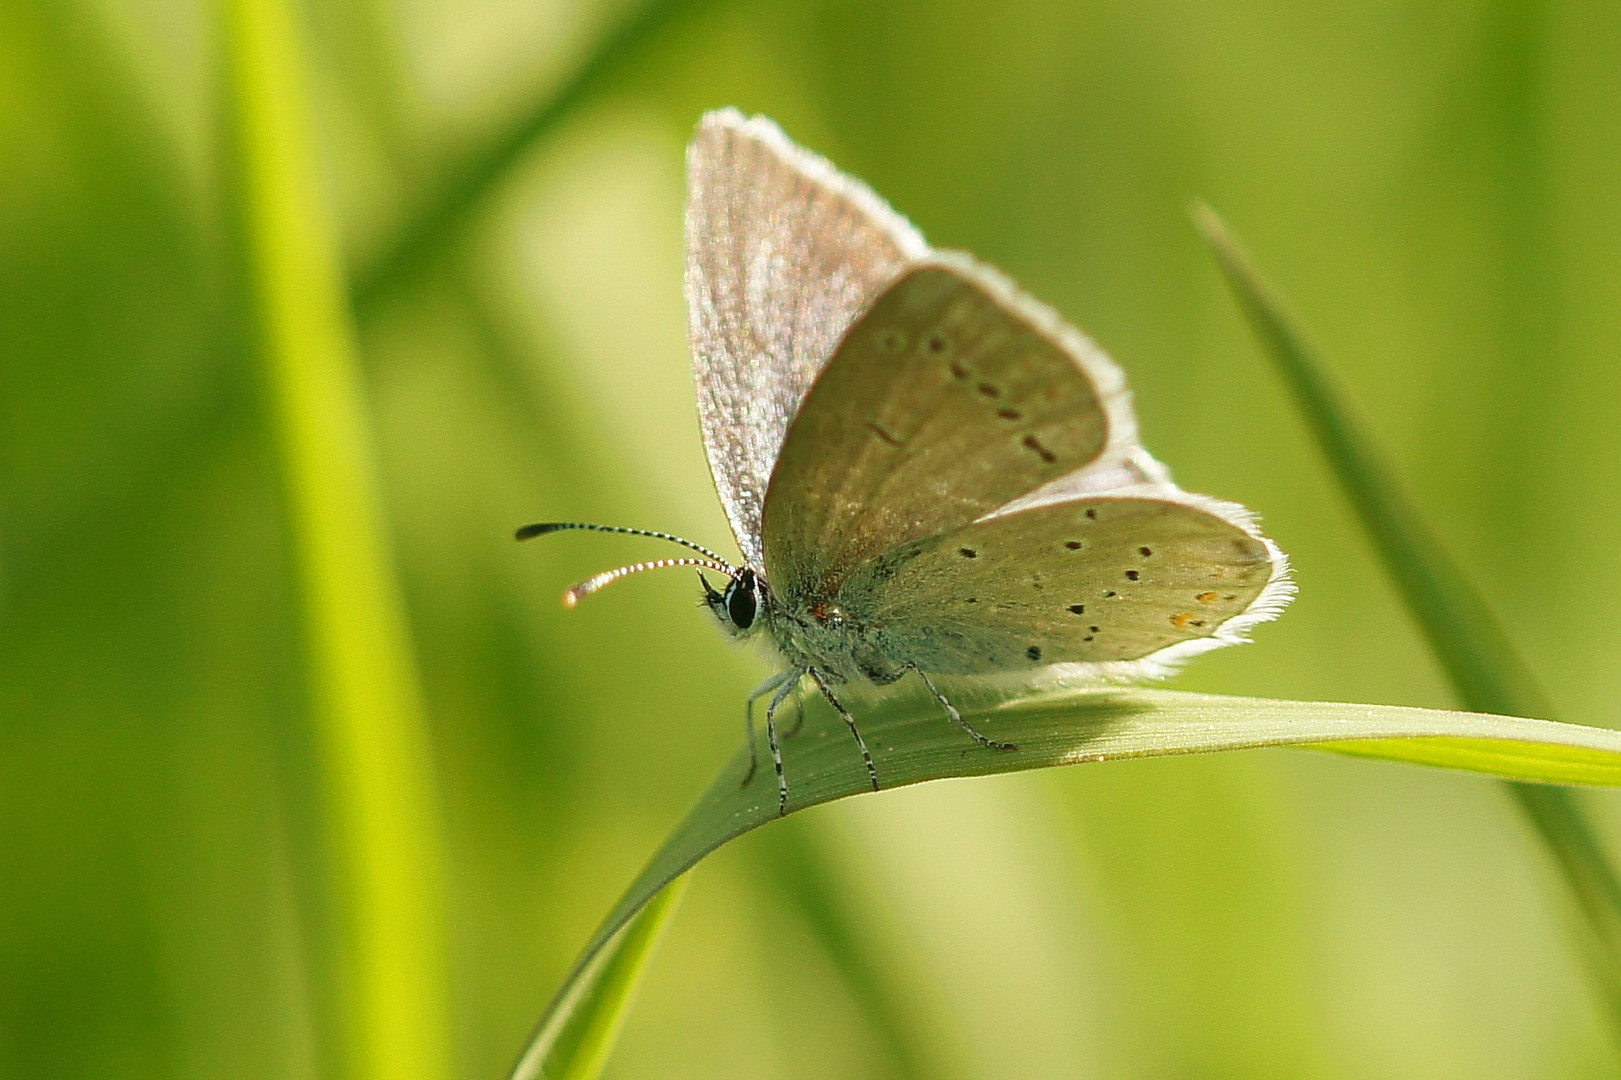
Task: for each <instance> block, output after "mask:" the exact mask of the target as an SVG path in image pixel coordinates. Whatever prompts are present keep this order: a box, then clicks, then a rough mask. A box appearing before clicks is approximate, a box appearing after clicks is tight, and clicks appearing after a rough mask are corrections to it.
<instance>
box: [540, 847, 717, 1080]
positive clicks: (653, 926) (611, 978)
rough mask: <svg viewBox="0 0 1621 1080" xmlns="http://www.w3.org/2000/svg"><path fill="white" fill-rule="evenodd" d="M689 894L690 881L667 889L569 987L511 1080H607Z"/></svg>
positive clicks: (544, 1020) (548, 1012) (680, 880)
mask: <svg viewBox="0 0 1621 1080" xmlns="http://www.w3.org/2000/svg"><path fill="white" fill-rule="evenodd" d="M686 891H687V879H686V878H677V879H676V880H674V881H672V882H670V883H669V884H668V885H666V886H664V888H662V889H661V890H660V891H659V892H658V894H657V895H655V896H653V897H652V898H651V899H650V900H649V901H648V902H647V906H646V907H644V908H642V909H641V910H640V911H639V912H637V913H636V915H635V916H634V917H633V918H631V919H630V920H629V921H628V922H627V923H626V924H625V925H624V926H623V927H622V928H621V929H620V930H619V931H618V932H617V933H616V935H615V937H614V940H613V941H612V942H610V943H609V945H608V946H607V947H605V948H603V949H602V950H601V951H600V952H599V953H597V954H596V956H595V957H594V958H593V960H592V963H591V964H590V965H589V967H588V968H587V970H586V971H584V972H583V973H582V974H581V975H580V977H577V978H575V979H572V980H570V981H569V983H568V984H567V985H565V986H564V988H563V990H562V991H561V992H560V993H559V994H558V995H557V998H556V999H555V1000H554V1001H553V1002H552V1004H551V1007H550V1008H548V1009H547V1010H546V1015H545V1016H544V1017H543V1018H542V1019H541V1022H540V1024H539V1026H537V1027H536V1028H535V1031H534V1034H532V1035H531V1036H530V1037H529V1045H528V1046H526V1047H524V1051H523V1056H522V1057H521V1058H519V1059H518V1064H517V1065H516V1066H515V1067H514V1068H513V1070H512V1080H538V1078H540V1077H546V1078H547V1080H596V1078H597V1077H598V1076H600V1075H601V1074H602V1068H603V1066H604V1065H606V1064H607V1063H608V1054H609V1053H610V1052H611V1051H612V1050H613V1045H614V1042H615V1041H617V1040H618V1038H619V1029H620V1028H621V1027H623V1026H624V1022H625V1017H626V1016H627V1015H628V1014H629V1013H630V1007H631V1005H633V1004H634V1003H635V1000H636V991H637V990H638V989H639V988H640V987H641V981H642V975H643V974H644V973H645V972H646V970H647V964H648V961H650V960H651V959H652V957H653V952H654V950H655V949H656V948H657V946H658V943H659V939H660V938H662V937H663V936H664V931H665V928H666V927H668V926H669V924H670V920H671V918H672V917H674V915H675V912H676V909H677V908H678V907H680V906H681V898H682V897H683V896H684V895H686Z"/></svg>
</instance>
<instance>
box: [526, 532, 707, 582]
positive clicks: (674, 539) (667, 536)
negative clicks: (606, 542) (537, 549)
mask: <svg viewBox="0 0 1621 1080" xmlns="http://www.w3.org/2000/svg"><path fill="white" fill-rule="evenodd" d="M569 529H584V530H585V531H587V532H601V533H623V534H624V535H626V536H647V537H651V538H652V539H654V540H668V541H669V542H670V543H672V544H680V545H681V546H682V547H684V548H690V549H692V550H693V551H696V552H697V553H698V554H700V555H702V556H704V558H706V559H709V560H711V561H713V562H715V563H718V564H719V565H718V566H715V567H713V569H715V570H719V571H721V572H722V573H724V574H727V575H729V576H731V577H736V576H737V570H736V569H735V568H734V567H733V566H732V564H731V563H729V562H727V561H726V559H725V558H724V557H722V556H721V555H718V554H716V553H715V552H713V551H710V550H709V549H708V548H706V547H704V546H703V545H702V544H695V543H693V542H692V541H691V540H688V539H686V538H685V537H681V536H675V535H673V534H671V533H665V532H655V531H653V530H652V529H627V528H626V527H624V526H623V525H593V524H591V523H590V522H588V521H537V522H535V523H534V524H533V525H525V526H523V527H522V528H520V529H519V530H518V531H517V533H515V534H514V537H515V539H518V540H533V539H534V538H535V537H537V536H549V535H550V534H552V533H556V532H566V531H568V530H569Z"/></svg>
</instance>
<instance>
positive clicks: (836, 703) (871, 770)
mask: <svg viewBox="0 0 1621 1080" xmlns="http://www.w3.org/2000/svg"><path fill="white" fill-rule="evenodd" d="M810 677H811V678H813V679H815V680H816V685H817V687H818V688H819V689H820V690H821V691H822V696H823V697H825V698H827V703H828V704H829V705H831V706H833V708H834V710H835V711H836V712H837V713H838V714H839V715H840V716H842V717H844V723H845V726H846V727H848V728H849V729H850V734H851V735H853V736H855V740H856V745H857V746H859V747H860V748H861V760H862V761H864V762H866V765H867V778H868V779H869V780H871V781H872V789H873V790H874V791H877V790H878V766H876V765H874V764H873V763H872V754H871V753H870V752H869V751H868V750H867V740H866V739H863V738H862V737H861V729H860V728H858V727H856V718H855V717H853V716H851V715H850V710H849V709H846V708H845V707H844V703H843V702H842V701H840V700H839V699H838V698H836V697H834V696H833V688H832V687H830V686H828V685H827V680H825V679H823V678H822V673H821V672H820V671H817V670H816V669H815V668H811V669H810Z"/></svg>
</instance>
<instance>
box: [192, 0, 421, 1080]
mask: <svg viewBox="0 0 1621 1080" xmlns="http://www.w3.org/2000/svg"><path fill="white" fill-rule="evenodd" d="M223 9H224V10H223V11H222V15H223V17H224V18H223V24H224V27H225V34H226V37H225V49H226V58H227V64H228V67H229V70H230V81H231V84H232V85H231V94H232V101H231V106H232V114H231V115H232V116H233V119H234V125H235V130H234V132H233V137H234V139H235V143H236V145H235V152H236V158H235V169H236V176H235V182H236V184H237V185H238V191H239V193H240V206H241V209H242V213H243V216H244V220H243V221H242V223H241V233H240V235H241V236H242V238H243V243H244V245H245V248H246V250H245V261H246V264H247V267H246V268H247V289H248V297H247V309H248V311H249V312H250V313H251V315H250V317H251V318H252V319H253V321H254V325H253V331H254V334H255V337H254V342H255V346H256V351H257V354H258V357H259V360H260V361H261V362H262V364H263V367H264V376H265V385H266V387H267V390H268V398H269V411H270V416H271V422H272V424H273V427H274V434H275V436H276V441H277V444H278V449H279V454H280V460H281V465H282V470H283V479H284V482H285V485H286V492H287V511H288V515H289V518H290V523H291V529H292V533H293V537H294V543H295V545H296V548H297V559H298V562H297V565H298V568H299V579H300V588H301V590H302V594H303V595H302V603H303V609H304V617H305V632H306V634H307V639H308V645H307V647H308V656H309V662H310V666H311V677H310V685H311V686H312V689H313V696H314V708H315V710H316V719H315V725H316V732H317V736H316V738H317V746H318V748H319V751H320V753H321V754H322V755H323V758H324V760H323V761H322V763H321V764H322V768H323V772H324V783H325V788H326V791H327V797H328V808H327V813H328V820H329V823H330V829H331V837H332V839H331V845H332V846H331V850H332V853H333V855H334V857H335V858H336V859H337V860H338V873H337V875H336V877H337V880H338V881H339V882H340V889H341V890H342V895H341V896H340V899H339V903H338V905H337V907H338V910H339V911H340V912H341V918H342V920H343V922H342V933H341V940H342V942H343V945H342V950H343V958H342V967H341V970H340V974H339V979H338V990H339V997H340V1001H341V1002H342V1004H341V1005H340V1008H341V1009H342V1011H343V1015H342V1017H341V1022H342V1024H343V1029H342V1036H341V1037H342V1042H343V1046H342V1053H343V1055H344V1068H345V1071H346V1073H347V1074H348V1075H350V1076H353V1077H356V1078H363V1080H415V1078H420V1080H445V1078H448V1077H449V1076H450V1075H451V1069H450V1060H451V1051H450V1047H451V1041H450V1024H449V1018H448V1010H447V1006H448V1001H447V991H446V977H445V976H446V966H447V965H446V955H445V929H444V903H445V883H444V871H443V843H442V839H441V836H440V816H439V807H438V804H437V800H436V797H435V790H436V789H435V779H434V770H433V766H432V757H431V753H430V746H429V738H428V732H427V729H426V724H425V718H424V713H423V708H422V702H421V699H420V694H419V689H418V686H417V678H416V673H415V670H414V666H413V662H412V658H411V648H410V644H409V636H408V633H407V629H406V621H405V616H404V612H403V605H402V603H401V600H400V597H399V594H398V591H397V583H396V582H395V580H394V579H393V567H392V561H391V557H390V553H389V545H388V543H387V541H386V538H385V528H384V515H383V513H382V508H381V505H380V494H379V487H378V481H377V476H376V469H375V466H374V462H373V459H372V455H373V446H372V440H371V435H370V432H369V425H368V420H367V412H366V405H365V395H364V391H363V387H362V382H361V375H360V369H359V366H358V363H357V358H356V352H355V346H354V340H353V333H352V327H351V325H350V322H349V312H348V294H347V290H346V289H345V285H344V281H343V279H342V275H341V272H340V271H339V263H338V257H337V250H336V247H335V244H334V242H333V235H332V232H331V230H330V229H329V227H328V224H327V221H326V217H325V212H324V207H323V205H322V196H321V191H320V188H319V185H318V183H317V181H316V176H317V172H316V168H315V156H314V151H313V145H312V140H311V137H310V129H309V111H308V99H307V97H306V92H305V86H304V70H303V67H302V65H301V59H300V56H301V54H300V46H299V34H298V31H297V25H296V22H295V14H294V12H293V11H292V10H291V8H290V6H289V5H288V4H287V3H286V2H285V0H225V3H224V5H223Z"/></svg>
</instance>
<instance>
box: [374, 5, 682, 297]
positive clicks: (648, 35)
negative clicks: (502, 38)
mask: <svg viewBox="0 0 1621 1080" xmlns="http://www.w3.org/2000/svg"><path fill="white" fill-rule="evenodd" d="M709 2H711V0H643V2H642V4H641V6H640V8H639V10H636V11H634V12H632V13H631V14H630V15H628V16H627V17H626V18H625V20H624V22H623V23H621V24H620V25H619V27H618V28H617V29H615V30H614V31H612V32H611V33H609V34H608V35H607V36H606V37H604V38H603V40H602V41H601V42H599V43H598V44H597V46H596V48H595V49H593V50H592V51H591V53H590V55H589V56H588V57H586V59H585V60H584V62H583V63H581V64H580V66H579V67H577V68H576V69H575V70H574V72H573V73H572V74H571V75H570V76H569V77H568V78H567V79H566V80H565V81H564V82H563V83H562V85H560V86H557V87H554V88H551V89H549V90H548V91H547V93H546V94H545V95H544V96H543V97H542V98H541V99H540V101H538V102H537V103H536V104H535V106H534V107H533V108H531V109H529V110H528V111H527V112H525V113H523V114H522V115H521V116H519V117H518V119H517V120H516V121H514V122H513V123H512V124H511V125H510V126H508V127H507V128H506V129H505V130H503V131H501V132H500V133H499V134H497V135H496V136H495V137H494V138H492V139H491V140H490V141H489V142H488V143H487V144H486V145H484V146H483V147H482V148H481V149H479V150H478V151H476V152H474V153H472V154H471V155H469V156H468V157H467V158H466V159H465V160H463V161H462V162H461V163H460V165H458V166H456V167H454V168H452V169H450V170H449V171H448V172H447V174H446V176H445V178H444V179H443V181H441V183H440V185H439V186H438V188H437V189H436V190H435V191H434V193H433V194H432V195H431V196H429V197H427V198H425V199H424V200H423V201H422V203H421V205H420V206H418V207H416V208H415V209H414V210H413V211H412V212H411V213H409V215H408V216H407V218H406V221H405V223H404V224H402V225H401V226H400V227H399V228H397V229H396V230H395V232H394V234H393V236H392V237H391V238H390V239H389V240H388V241H387V242H386V243H384V244H383V245H382V246H381V248H380V249H379V252H378V254H377V255H376V256H375V257H373V258H372V260H371V261H370V262H369V264H368V265H367V266H366V267H365V268H364V269H362V270H361V271H359V272H358V273H357V274H356V275H355V279H354V284H353V287H352V290H351V295H352V296H353V298H354V306H355V310H356V311H357V312H359V313H360V314H362V315H364V314H365V313H366V312H368V311H370V310H372V309H373V308H375V307H376V306H377V305H378V303H379V302H380V301H381V300H383V299H384V298H385V297H386V296H387V295H389V294H390V293H391V292H392V291H393V290H394V289H396V288H397V287H398V286H399V285H400V284H401V283H403V282H404V281H405V280H406V279H408V278H409V277H410V276H411V275H412V274H413V273H414V272H416V271H417V270H418V269H419V268H420V267H422V266H423V265H425V264H427V263H428V262H430V261H431V260H432V259H433V257H434V256H436V255H438V254H440V253H441V252H442V251H443V250H444V249H445V247H447V246H448V244H449V243H450V242H451V241H452V240H453V239H454V238H455V237H456V236H457V235H458V234H459V232H460V231H461V229H462V227H463V226H464V225H465V224H466V222H467V221H468V219H470V218H471V217H472V216H473V215H474V214H475V213H476V212H477V210H478V208H479V207H481V206H482V205H484V202H485V200H486V199H487V198H488V197H489V195H490V194H491V192H493V191H495V190H496V189H497V188H499V187H500V186H501V183H502V182H503V181H504V180H505V179H506V177H507V176H509V175H510V174H511V173H512V171H513V169H514V168H515V167H516V166H517V165H518V163H519V162H521V161H522V160H523V159H524V157H525V156H526V155H527V154H528V153H529V152H530V150H531V149H533V148H534V147H535V146H536V145H537V144H538V143H540V142H541V141H542V140H543V139H545V138H546V137H547V136H548V135H550V134H551V133H552V131H554V130H555V129H556V128H557V126H558V125H559V124H560V123H561V122H562V121H563V120H565V119H567V118H568V117H569V116H570V115H571V114H572V113H573V112H574V111H575V110H576V109H577V108H579V107H580V106H581V105H582V104H584V103H585V102H586V101H588V100H590V98H591V97H592V96H594V95H595V94H597V93H598V92H599V91H600V90H601V89H602V88H603V87H604V86H606V85H608V84H609V83H610V82H611V81H612V80H613V78H614V77H615V76H616V75H617V74H618V73H619V72H620V71H621V70H622V69H623V68H624V66H625V64H626V63H627V61H628V60H629V59H630V58H632V57H635V56H636V55H638V54H639V53H641V52H642V51H643V50H644V49H646V48H647V47H648V46H649V45H650V44H651V43H652V42H654V41H656V40H657V39H658V37H659V36H660V35H661V34H662V33H663V32H664V31H665V29H666V28H668V27H669V26H670V25H671V24H672V23H673V22H675V21H676V19H677V17H679V16H682V15H685V14H687V13H688V11H689V10H690V9H693V8H696V7H699V6H700V5H702V4H704V3H709Z"/></svg>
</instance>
